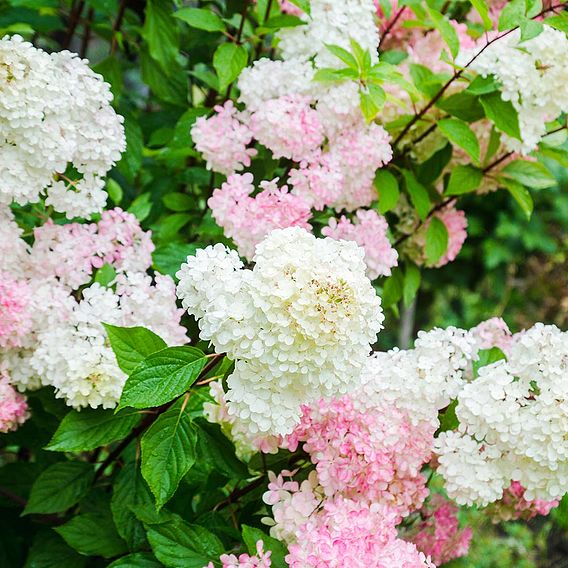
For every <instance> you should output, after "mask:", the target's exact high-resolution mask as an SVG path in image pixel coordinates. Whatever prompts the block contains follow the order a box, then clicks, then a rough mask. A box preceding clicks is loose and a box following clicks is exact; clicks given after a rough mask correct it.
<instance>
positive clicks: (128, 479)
mask: <svg viewBox="0 0 568 568" xmlns="http://www.w3.org/2000/svg"><path fill="white" fill-rule="evenodd" d="M154 507H155V505H154V498H153V497H152V494H151V493H150V490H149V489H148V486H147V485H146V482H145V481H144V479H143V478H142V474H141V473H140V468H139V467H138V462H137V461H136V462H128V463H127V464H126V465H125V466H124V467H123V468H122V469H121V470H120V472H119V474H118V475H117V477H116V479H115V481H114V483H113V486H112V499H111V501H110V510H111V512H112V517H113V519H114V524H115V526H116V528H117V531H118V534H119V535H120V536H121V537H122V538H123V539H124V540H125V541H126V543H127V544H128V547H129V548H130V550H138V549H140V548H147V544H148V543H147V539H146V530H145V529H144V526H143V524H142V522H141V521H140V520H138V518H137V517H136V514H135V511H138V510H141V509H143V508H148V509H150V508H151V509H154Z"/></svg>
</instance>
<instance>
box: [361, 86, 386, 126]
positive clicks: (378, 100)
mask: <svg viewBox="0 0 568 568" xmlns="http://www.w3.org/2000/svg"><path fill="white" fill-rule="evenodd" d="M359 98H360V102H361V111H362V113H363V116H364V117H365V120H366V121H367V122H371V120H373V119H374V118H375V116H377V113H378V112H379V111H380V110H381V109H382V108H383V106H384V104H385V101H386V98H387V95H386V93H385V91H384V89H383V88H382V87H379V85H375V84H373V83H370V84H369V85H367V90H366V91H365V90H361V91H359Z"/></svg>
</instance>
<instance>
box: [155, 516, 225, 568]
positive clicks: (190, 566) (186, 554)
mask: <svg viewBox="0 0 568 568" xmlns="http://www.w3.org/2000/svg"><path fill="white" fill-rule="evenodd" d="M148 540H149V541H150V545H151V546H152V550H153V552H154V554H155V555H156V558H157V559H158V560H159V561H160V562H162V564H164V565H165V566H168V567H169V568H203V567H204V566H206V565H207V564H208V563H209V561H210V560H211V559H216V558H219V556H221V554H223V552H224V546H223V543H222V542H221V541H220V540H219V539H218V538H217V537H216V536H215V535H214V534H213V533H211V532H209V531H208V530H207V529H205V528H203V527H201V526H199V525H190V524H189V523H186V522H185V521H183V520H181V519H180V518H178V517H176V518H174V519H172V520H171V521H167V522H165V523H161V524H159V525H150V526H149V527H148Z"/></svg>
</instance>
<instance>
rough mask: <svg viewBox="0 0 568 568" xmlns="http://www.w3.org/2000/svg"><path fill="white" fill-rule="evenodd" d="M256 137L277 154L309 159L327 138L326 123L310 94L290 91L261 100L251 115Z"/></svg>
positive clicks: (294, 158) (297, 158)
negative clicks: (325, 134) (325, 136)
mask: <svg viewBox="0 0 568 568" xmlns="http://www.w3.org/2000/svg"><path fill="white" fill-rule="evenodd" d="M250 127H251V130H252V132H253V135H254V137H255V138H256V139H257V140H258V141H259V142H260V143H261V144H263V145H264V146H266V147H267V148H268V149H269V150H271V151H272V154H273V155H274V157H275V158H289V159H292V160H294V161H297V162H299V161H301V160H308V159H310V157H311V156H313V154H314V153H315V152H316V151H317V150H319V148H320V146H321V145H322V143H323V140H324V132H323V126H322V125H321V123H320V119H319V116H318V113H317V111H316V110H314V109H313V108H312V107H311V106H310V98H309V97H304V96H301V95H289V96H284V97H280V98H278V99H271V100H269V101H266V102H263V103H261V105H260V107H259V108H258V109H257V110H256V111H255V112H254V113H253V114H252V115H251V119H250Z"/></svg>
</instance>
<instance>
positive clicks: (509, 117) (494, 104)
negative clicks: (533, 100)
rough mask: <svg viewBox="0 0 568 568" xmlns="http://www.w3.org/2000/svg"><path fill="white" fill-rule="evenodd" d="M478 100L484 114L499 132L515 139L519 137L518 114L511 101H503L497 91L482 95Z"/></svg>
mask: <svg viewBox="0 0 568 568" xmlns="http://www.w3.org/2000/svg"><path fill="white" fill-rule="evenodd" d="M479 100H480V102H481V105H482V106H483V109H484V110H485V116H487V118H488V119H489V120H491V121H492V122H493V124H495V126H496V127H497V128H498V129H499V130H501V132H504V133H505V134H508V135H509V136H512V137H513V138H516V139H517V140H520V139H521V130H520V127H519V116H518V114H517V111H516V110H515V107H514V106H513V104H512V103H511V101H504V100H503V99H502V98H501V93H500V92H498V91H496V92H494V93H490V94H488V95H483V96H482V97H481V98H480V99H479Z"/></svg>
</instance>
